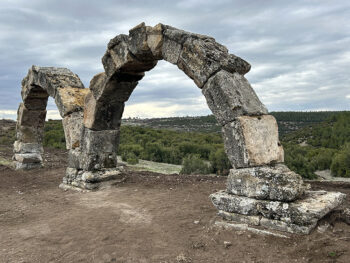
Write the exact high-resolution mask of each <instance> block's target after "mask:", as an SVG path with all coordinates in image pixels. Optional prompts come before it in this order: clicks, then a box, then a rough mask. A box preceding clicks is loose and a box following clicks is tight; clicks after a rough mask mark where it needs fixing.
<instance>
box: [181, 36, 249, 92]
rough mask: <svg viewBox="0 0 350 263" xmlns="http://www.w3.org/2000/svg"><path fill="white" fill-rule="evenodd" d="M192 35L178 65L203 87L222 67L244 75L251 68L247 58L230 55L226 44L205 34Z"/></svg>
mask: <svg viewBox="0 0 350 263" xmlns="http://www.w3.org/2000/svg"><path fill="white" fill-rule="evenodd" d="M197 36H198V35H194V36H192V35H191V36H190V37H188V38H187V39H186V41H185V42H184V43H183V45H182V51H181V53H180V56H179V59H178V62H177V65H178V67H179V68H180V69H181V70H183V71H184V72H185V73H186V75H187V76H189V77H190V78H191V79H193V80H194V82H195V83H196V85H197V86H198V87H199V88H202V87H203V85H204V84H205V83H206V82H207V80H208V79H209V78H210V77H211V76H212V75H213V74H215V73H216V72H218V71H219V70H220V69H224V70H226V71H229V72H231V73H234V72H238V73H239V74H242V75H244V74H245V73H247V72H248V71H249V70H250V64H249V63H248V62H246V61H245V60H243V59H241V58H239V57H237V56H235V55H230V54H229V53H228V50H227V48H226V47H225V46H223V45H221V44H219V43H217V42H216V41H215V39H213V38H210V37H205V36H200V37H197Z"/></svg>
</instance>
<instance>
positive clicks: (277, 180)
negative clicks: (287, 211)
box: [227, 165, 306, 202]
mask: <svg viewBox="0 0 350 263" xmlns="http://www.w3.org/2000/svg"><path fill="white" fill-rule="evenodd" d="M305 190H306V185H305V184H304V183H303V180H302V178H301V176H300V175H298V174H296V173H294V172H293V171H291V170H289V169H288V167H286V166H285V165H279V166H276V167H269V166H260V167H251V168H242V169H231V170H230V174H229V176H228V178H227V192H228V193H231V194H235V195H243V196H247V197H252V198H256V199H268V200H275V201H287V202H289V201H293V200H295V199H297V198H299V197H301V196H302V195H303V194H304V192H305Z"/></svg>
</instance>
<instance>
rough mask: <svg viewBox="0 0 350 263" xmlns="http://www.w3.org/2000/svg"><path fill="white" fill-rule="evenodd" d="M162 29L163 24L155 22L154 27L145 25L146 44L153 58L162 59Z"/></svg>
mask: <svg viewBox="0 0 350 263" xmlns="http://www.w3.org/2000/svg"><path fill="white" fill-rule="evenodd" d="M163 31H164V25H162V24H157V25H155V26H154V27H146V32H147V45H148V47H149V49H150V50H151V52H152V55H153V58H154V59H163V56H162V47H163Z"/></svg>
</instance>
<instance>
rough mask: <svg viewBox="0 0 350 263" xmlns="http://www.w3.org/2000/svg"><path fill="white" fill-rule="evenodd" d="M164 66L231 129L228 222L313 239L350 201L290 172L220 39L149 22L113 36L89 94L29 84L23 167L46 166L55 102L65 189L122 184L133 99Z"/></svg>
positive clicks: (29, 80) (44, 71)
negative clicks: (123, 136)
mask: <svg viewBox="0 0 350 263" xmlns="http://www.w3.org/2000/svg"><path fill="white" fill-rule="evenodd" d="M161 59H164V60H166V61H168V62H170V63H172V64H175V65H177V67H178V68H179V69H181V70H182V71H183V72H184V73H185V74H186V75H187V76H188V77H190V78H191V79H193V80H194V82H195V84H196V85H197V86H198V87H199V88H200V89H201V90H202V93H203V95H204V96H205V98H206V100H207V103H208V106H209V108H210V109H211V111H212V112H213V114H214V115H215V117H216V119H217V121H218V123H220V124H221V125H222V132H223V138H224V144H225V150H226V153H227V156H228V158H229V160H230V162H231V164H232V166H233V169H232V170H231V171H230V175H229V177H228V180H227V189H226V190H225V191H220V192H218V193H214V194H212V195H211V200H212V202H213V204H214V205H215V206H216V207H217V208H218V210H219V215H221V216H222V217H223V218H225V219H227V220H231V221H235V222H241V223H242V222H243V223H248V224H249V225H260V226H264V227H268V228H273V229H276V230H282V231H288V232H295V233H309V232H310V231H311V229H313V228H314V227H315V225H316V223H317V221H318V220H319V219H320V218H322V217H323V216H324V215H326V214H327V213H328V212H329V211H331V210H332V209H333V208H335V207H337V206H338V205H339V204H340V203H341V202H342V201H343V199H344V198H345V196H344V194H341V193H332V192H328V193H327V192H312V191H307V186H306V185H305V184H304V182H303V180H302V179H301V177H300V176H299V175H297V174H295V173H294V172H292V171H290V170H289V169H288V168H287V167H286V166H284V165H283V158H284V152H283V148H282V146H281V145H280V144H279V141H278V127H277V123H276V120H275V119H274V117H273V116H271V115H268V111H267V109H266V108H265V106H264V105H263V104H262V103H261V102H260V100H259V98H258V97H257V95H256V94H255V92H254V90H253V89H252V87H251V86H250V84H249V82H248V81H247V79H246V78H245V77H244V74H245V73H247V72H248V71H249V70H250V65H249V64H248V63H247V62H246V61H244V60H243V59H241V58H239V57H237V56H235V55H233V54H229V52H228V50H227V48H226V47H225V46H223V45H221V44H219V43H217V42H216V41H215V39H214V38H211V37H208V36H204V35H199V34H193V33H189V32H186V31H182V30H179V29H176V28H174V27H171V26H167V25H163V24H158V25H156V26H154V27H149V26H145V24H144V23H142V24H140V25H138V26H136V27H135V28H133V29H131V30H130V31H129V35H123V34H121V35H118V36H116V37H115V38H113V39H112V40H111V41H110V42H109V43H108V47H107V51H106V53H105V55H104V56H103V58H102V63H103V66H104V69H105V72H103V73H100V74H97V75H95V76H94V77H93V78H92V80H91V82H90V87H89V88H88V89H86V88H84V86H83V84H82V82H81V81H80V79H79V77H78V76H77V75H75V74H73V73H72V72H71V71H70V70H68V69H64V68H50V67H37V66H33V67H32V68H31V69H29V72H28V75H27V76H26V77H25V78H24V79H23V81H22V93H21V94H22V99H23V103H21V104H20V106H19V109H18V118H17V134H16V142H15V144H14V152H15V154H14V160H15V163H16V168H17V169H31V168H38V167H41V166H42V164H43V159H42V154H43V148H42V137H43V128H44V122H45V116H46V105H47V100H48V97H49V96H51V97H53V98H54V99H55V102H56V104H57V107H58V109H59V112H60V114H61V116H62V118H63V120H62V122H63V126H64V131H65V137H66V145H67V149H68V150H69V155H68V168H67V170H66V174H65V177H64V178H63V183H62V186H63V187H65V186H66V187H67V186H69V187H71V188H73V187H76V188H82V189H88V190H92V189H97V188H98V187H99V184H100V183H101V182H103V181H108V180H116V179H117V178H118V177H119V175H120V172H119V171H118V169H117V168H116V167H117V152H118V142H119V128H120V125H121V118H122V114H123V110H124V105H125V102H126V101H127V100H128V99H129V97H130V95H131V93H132V91H133V90H134V89H135V87H136V86H137V84H138V81H140V80H141V79H142V78H143V76H144V74H145V72H146V71H149V70H151V69H152V68H153V67H155V66H156V64H157V61H158V60H161Z"/></svg>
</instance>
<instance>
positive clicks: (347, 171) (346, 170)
mask: <svg viewBox="0 0 350 263" xmlns="http://www.w3.org/2000/svg"><path fill="white" fill-rule="evenodd" d="M331 171H332V174H333V176H339V177H350V143H346V144H345V145H344V146H343V147H342V149H341V150H340V151H339V152H338V153H337V154H335V155H334V158H333V160H332V164H331Z"/></svg>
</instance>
